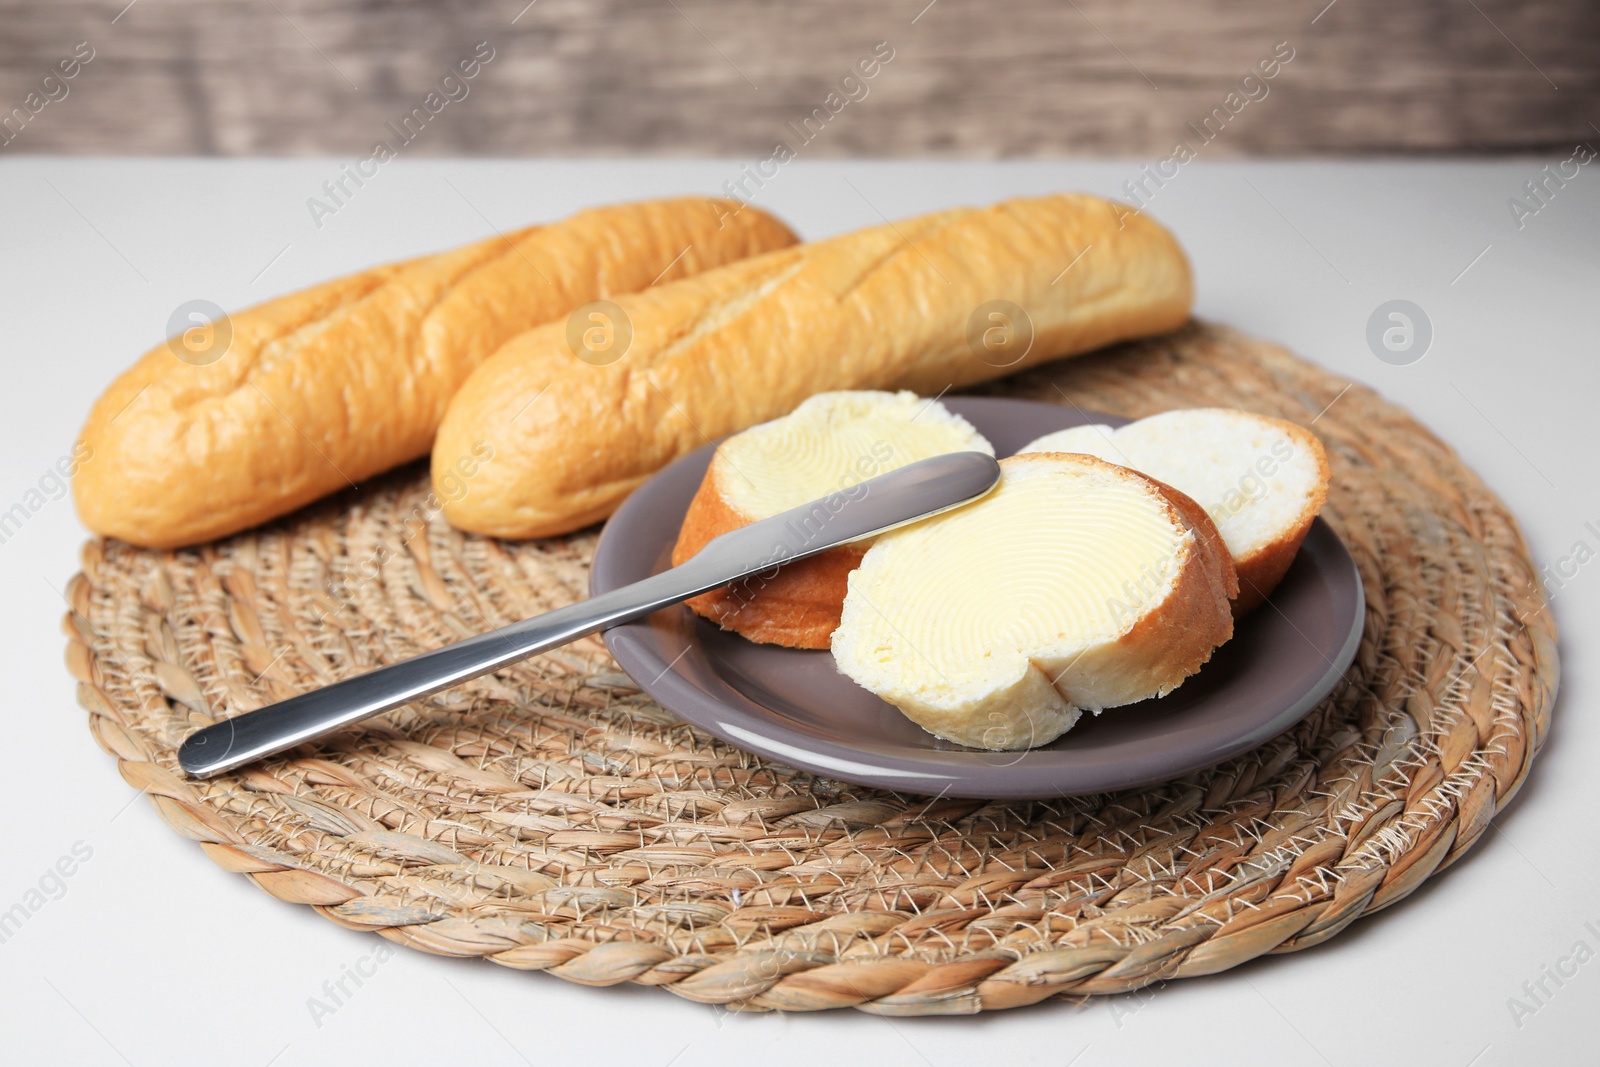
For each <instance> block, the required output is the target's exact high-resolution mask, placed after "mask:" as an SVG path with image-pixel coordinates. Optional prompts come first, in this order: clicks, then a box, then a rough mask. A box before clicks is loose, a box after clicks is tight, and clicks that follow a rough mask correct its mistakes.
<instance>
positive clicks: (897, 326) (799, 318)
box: [433, 195, 1192, 537]
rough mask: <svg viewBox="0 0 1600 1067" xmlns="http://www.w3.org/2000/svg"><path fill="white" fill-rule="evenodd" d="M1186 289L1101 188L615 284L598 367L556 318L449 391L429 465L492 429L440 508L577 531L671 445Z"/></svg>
mask: <svg viewBox="0 0 1600 1067" xmlns="http://www.w3.org/2000/svg"><path fill="white" fill-rule="evenodd" d="M1086 250H1087V251H1086ZM1079 256H1082V257H1083V258H1082V261H1081V262H1077V257H1079ZM1074 262H1077V265H1076V266H1075V267H1073V269H1072V270H1070V271H1065V268H1066V267H1067V266H1069V265H1071V264H1073V263H1074ZM1063 271H1065V273H1063ZM1191 299H1192V285H1191V281H1190V274H1189V265H1188V262H1187V260H1186V259H1185V258H1184V254H1183V250H1182V249H1181V248H1179V247H1178V243H1177V242H1176V241H1175V240H1174V239H1173V237H1172V235H1171V234H1170V233H1168V232H1167V231H1166V230H1165V229H1163V228H1162V227H1161V226H1160V225H1159V224H1157V223H1156V222H1154V221H1152V220H1151V219H1150V218H1149V217H1148V216H1146V215H1142V214H1140V215H1134V214H1131V213H1129V212H1127V211H1126V209H1121V210H1120V211H1119V209H1118V208H1117V207H1116V206H1115V205H1113V204H1111V203H1110V202H1108V201H1106V200H1102V199H1099V198H1098V197H1093V196H1083V195H1057V196H1044V197H1038V198H1034V199H1025V200H1010V201H1006V202H1004V203H1001V204H996V205H994V206H992V207H987V208H981V209H974V208H961V209H955V210H950V211H941V212H937V213H935V214H932V215H924V216H921V217H919V218H913V219H907V220H905V221H902V222H898V223H893V224H890V225H885V226H875V227H872V228H870V229H865V230H860V231H857V232H855V233H850V234H845V235H844V236H841V237H835V238H832V239H830V240H826V241H819V242H817V243H815V244H808V245H803V246H801V247H799V248H793V249H785V250H783V251H780V252H774V253H771V254H769V255H766V256H761V257H758V258H755V259H751V260H746V261H743V262H740V263H735V264H732V265H730V266H727V267H723V268H721V269H719V270H713V271H707V272H706V273H704V274H700V275H696V276H695V277H693V278H689V279H686V280H684V281H681V282H677V283H675V284H673V285H661V286H656V287H654V288H652V289H649V290H647V291H645V292H642V293H639V294H637V295H635V296H631V297H626V298H621V299H619V300H618V301H617V304H618V305H619V307H620V308H621V310H622V312H623V314H624V315H626V317H627V319H628V321H629V323H630V324H631V327H632V343H631V346H630V347H629V348H628V350H627V351H626V353H625V354H624V355H623V356H622V357H621V358H620V359H618V360H617V361H616V362H614V363H610V364H609V365H606V366H592V365H590V364H589V363H586V362H584V361H583V360H581V359H578V358H576V357H575V356H574V355H573V353H572V351H571V350H569V348H568V346H567V338H566V335H565V333H564V332H563V331H562V330H561V329H560V328H558V327H545V328H542V329H539V330H534V331H530V332H529V333H526V334H523V335H522V336H520V337H518V338H516V339H515V340H514V341H512V342H510V343H508V344H507V345H506V346H505V347H504V348H502V349H501V350H500V351H499V352H496V353H495V354H494V355H493V356H491V357H490V358H489V359H488V360H486V361H485V362H484V363H483V365H482V366H481V367H479V368H478V370H477V371H475V372H474V373H473V375H472V377H471V378H470V379H469V380H468V381H467V383H466V384H465V385H464V386H462V388H461V391H460V392H459V393H457V395H456V397H455V399H454V400H453V401H451V404H450V411H449V412H448V413H447V414H446V416H445V420H444V424H443V425H442V426H441V427H440V430H439V438H438V441H437V443H436V444H435V446H434V452H433V470H434V477H435V481H436V483H437V481H438V480H439V479H440V478H441V477H442V476H444V475H445V474H446V473H447V472H449V471H450V470H452V469H453V468H454V467H455V465H456V464H457V463H458V462H459V461H460V460H461V459H462V458H463V457H470V456H471V455H472V452H473V448H474V446H475V445H476V444H477V443H479V442H485V443H487V444H488V445H489V446H490V447H492V448H493V449H494V451H495V459H494V462H493V463H491V464H488V465H486V466H485V469H484V470H483V471H482V472H481V473H480V474H479V475H478V477H477V478H475V479H474V481H473V485H472V491H471V493H469V494H467V495H465V496H463V497H462V498H461V499H459V500H450V501H446V503H445V517H446V518H448V519H449V520H450V521H451V522H452V523H454V524H455V525H456V526H458V527H461V528H462V529H466V530H471V531H473V532H476V533H485V534H493V535H496V536H500V537H543V536H550V535H554V534H562V533H568V532H570V531H572V530H576V529H578V528H579V527H582V526H587V525H589V524H590V523H593V522H597V521H599V520H600V519H603V518H605V517H606V516H607V515H609V514H611V512H612V510H614V509H615V508H616V506H617V505H618V504H619V503H620V502H621V501H622V499H623V498H624V497H625V496H627V495H628V493H630V492H631V491H632V490H633V489H634V488H635V487H636V486H638V485H639V484H640V483H641V482H643V481H644V480H645V479H646V478H648V477H649V476H650V475H651V474H653V473H655V472H656V471H657V470H660V469H661V468H662V467H663V466H665V465H666V464H667V463H669V462H671V461H672V460H674V459H676V458H677V457H679V456H681V455H683V454H685V453H687V452H690V451H692V450H693V449H695V448H698V447H700V446H701V445H703V444H705V443H706V442H707V441H710V440H715V439H717V438H719V437H722V436H725V435H727V434H730V433H735V432H737V431H739V430H743V429H745V428H746V427H749V426H754V425H755V424H757V423H760V422H765V421H766V420H768V419H775V418H777V417H779V416H781V415H784V414H786V413H787V412H790V411H793V410H794V409H795V407H796V406H797V405H799V403H800V402H801V401H802V400H804V399H805V398H806V397H808V396H811V395H812V394H814V393H822V392H830V391H833V390H840V389H910V390H912V391H914V392H917V393H920V394H922V395H923V396H936V395H939V394H940V393H942V392H944V391H945V390H946V389H951V388H956V389H959V388H961V387H962V386H965V385H970V384H972V383H975V382H979V381H984V380H987V379H990V378H997V377H1000V376H1002V375H1005V374H1010V373H1013V372H1015V371H1019V370H1022V369H1025V368H1027V367H1030V366H1033V365H1035V364H1038V363H1042V362H1044V361H1046V360H1051V359H1056V358H1058V357H1062V356H1069V355H1074V354H1076V353H1079V352H1085V351H1088V350H1090V349H1093V348H1097V347H1099V346H1101V345H1105V344H1109V343H1111V342H1113V341H1119V340H1124V339H1127V338H1130V337H1140V336H1144V335H1147V334H1153V333H1160V332H1163V331H1166V330H1171V329H1175V328H1176V327H1178V326H1181V325H1182V324H1183V323H1184V321H1186V320H1187V318H1188V316H1189V307H1190V303H1191ZM1001 302H1009V304H1010V305H1011V306H1013V307H1015V308H1020V309H1021V311H1022V312H1023V313H1025V314H1018V313H1017V312H1016V311H1010V312H1006V311H1005V310H1004V309H1003V308H1000V307H997V304H998V303H1001ZM1008 323H1009V325H1010V327H1011V328H1010V330H1009V331H1008V329H1007V324H1008ZM1007 337H1010V338H1012V341H1010V342H1005V343H1001V344H1000V345H999V349H998V350H995V349H994V348H991V347H990V342H991V340H994V341H998V342H1003V341H1004V339H1005V338H1007ZM441 495H442V494H441Z"/></svg>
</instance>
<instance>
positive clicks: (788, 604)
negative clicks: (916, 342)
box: [672, 391, 994, 648]
mask: <svg viewBox="0 0 1600 1067" xmlns="http://www.w3.org/2000/svg"><path fill="white" fill-rule="evenodd" d="M960 451H976V452H986V453H988V454H989V455H991V456H992V455H994V446H993V445H991V444H990V443H989V442H988V440H986V439H985V438H984V436H983V435H982V434H980V433H978V431H977V430H975V429H973V428H972V424H971V423H969V422H967V420H966V419H963V418H962V417H961V416H959V415H956V414H953V413H951V412H950V411H949V410H948V409H946V408H945V406H944V405H943V404H941V403H939V402H938V401H937V400H923V399H922V398H921V397H918V396H917V395H916V394H915V393H911V392H900V393H880V392H866V391H862V392H841V393H818V394H817V395H816V396H814V397H812V398H811V399H809V400H807V401H806V402H805V403H803V404H801V405H800V406H799V407H797V408H795V409H794V411H793V412H792V413H790V414H788V415H785V416H784V417H783V418H781V419H775V420H773V421H772V422H767V423H762V424H761V425H760V426H753V427H751V428H750V429H748V430H745V431H744V432H743V433H737V434H734V435H733V436H732V437H730V438H728V439H727V440H726V441H724V442H722V444H721V445H719V446H718V447H717V451H716V454H715V455H713V456H712V458H711V466H710V467H709V468H707V470H706V476H705V478H704V480H703V481H701V483H700V489H699V490H698V491H697V492H696V493H695V495H694V499H693V500H692V501H691V502H690V503H689V512H688V514H687V515H685V516H684V520H683V529H682V531H681V532H680V534H679V536H678V542H677V544H676V545H675V546H674V547H673V549H672V564H673V566H677V565H678V564H680V563H682V562H683V561H684V560H686V559H688V558H689V557H690V556H693V555H694V554H695V553H696V552H699V551H700V550H701V549H702V548H704V547H705V546H706V544H707V543H708V542H709V541H710V540H711V539H712V538H714V537H720V536H721V535H722V534H725V533H727V532H729V531H730V530H736V529H738V528H739V527H741V526H748V525H749V524H750V523H752V522H759V521H760V520H762V519H766V518H770V517H772V516H773V515H777V514H778V513H780V512H783V511H787V510H789V509H790V508H794V507H799V506H800V505H801V504H805V503H807V502H809V501H812V500H816V499H818V498H820V497H824V496H827V495H828V494H830V493H838V492H847V491H848V490H849V489H850V488H851V487H852V486H855V485H857V484H859V483H861V482H863V481H866V480H867V479H868V478H875V477H877V476H878V475H880V474H887V473H888V472H889V471H892V470H897V469H899V468H900V467H904V466H905V465H906V464H908V463H915V462H916V461H917V460H919V459H927V458H928V457H929V456H937V455H941V454H943V453H946V452H960ZM870 544H871V543H870V541H852V542H851V543H850V544H848V545H840V546H838V547H837V548H831V549H829V550H828V551H826V552H821V553H818V554H817V555H815V556H809V557H807V558H806V559H802V560H797V561H795V562H793V563H788V564H785V565H784V566H783V567H782V568H780V569H779V570H778V571H777V573H776V574H771V575H758V576H754V577H751V578H747V579H745V580H744V581H742V582H737V583H735V584H733V585H730V586H725V587H724V588H722V589H716V590H713V591H712V592H709V593H705V594H703V595H701V596H697V597H694V598H692V599H690V600H689V601H688V604H689V607H690V608H691V609H693V610H694V611H695V612H696V613H697V614H699V615H701V616H703V617H704V618H707V619H710V620H711V621H713V622H715V623H717V624H718V625H719V626H721V627H722V628H723V629H724V630H733V631H734V632H736V633H740V634H743V635H744V636H745V637H748V638H749V639H750V640H752V641H761V642H764V643H767V644H775V645H787V646H788V647H790V648H827V647H828V638H829V636H830V635H831V634H832V633H833V631H834V628H835V627H837V626H838V625H839V610H840V608H842V607H843V606H844V593H845V580H846V579H847V578H848V577H849V575H850V572H851V571H853V570H855V568H856V567H857V566H859V565H860V563H861V557H862V555H863V554H864V553H865V552H866V551H867V549H868V547H870Z"/></svg>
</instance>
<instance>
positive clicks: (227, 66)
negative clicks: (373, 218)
mask: <svg viewBox="0 0 1600 1067" xmlns="http://www.w3.org/2000/svg"><path fill="white" fill-rule="evenodd" d="M125 5H126V6H125ZM79 41H88V42H89V44H90V46H91V47H92V48H93V49H94V59H93V60H92V61H91V62H90V63H89V64H88V65H87V66H85V67H84V68H83V69H82V70H81V71H80V72H79V73H78V76H77V77H75V78H74V79H72V81H71V82H69V83H67V89H68V93H67V95H66V96H65V97H63V98H61V99H59V100H56V101H53V102H50V103H48V104H47V105H46V106H44V107H43V108H41V109H40V110H39V112H38V114H36V115H30V116H29V121H28V122H27V123H26V124H25V125H23V126H21V128H20V129H19V130H14V131H13V133H12V137H11V140H10V142H9V143H7V144H5V145H4V146H3V147H0V158H3V157H4V155H5V154H6V153H16V152H68V153H137V154H205V155H250V154H287V155H302V154H328V155H334V156H355V155H365V154H366V153H367V152H368V151H370V149H371V146H372V144H373V142H374V141H375V140H376V139H377V138H378V137H380V136H384V131H385V129H386V123H388V122H390V121H398V120H399V119H400V118H401V117H402V116H404V115H406V114H408V113H409V112H410V111H411V109H412V108H414V107H417V106H419V105H421V104H422V102H423V100H424V97H425V96H426V94H427V93H428V92H429V91H430V90H432V89H434V88H436V87H437V86H438V84H439V82H440V79H441V78H442V77H443V76H444V75H445V74H446V73H447V71H448V69H449V68H450V67H451V66H452V65H453V64H454V63H456V62H457V61H458V60H459V59H461V58H463V57H465V56H468V55H470V53H471V51H472V47H473V45H474V44H475V43H476V42H479V41H488V42H489V43H490V46H491V47H492V48H493V49H494V59H493V60H492V61H490V62H489V64H488V65H487V66H486V67H484V68H483V70H482V71H481V73H480V74H479V76H478V77H476V78H475V79H473V81H472V82H471V83H470V84H469V95H468V96H467V97H466V98H465V99H462V100H460V101H458V102H453V103H450V104H449V105H448V106H446V107H445V108H443V110H441V111H440V113H439V114H438V115H437V116H436V117H435V118H434V119H433V120H432V121H431V122H430V123H429V124H428V125H427V127H426V129H425V130H424V132H423V133H422V134H421V135H419V136H418V137H417V138H416V139H415V141H414V142H413V143H412V144H411V145H409V146H408V147H407V149H406V151H407V152H408V153H416V154H419V155H420V154H428V155H446V154H479V155H559V156H582V155H617V154H629V155H649V154H657V155H708V154H714V155H728V156H736V157H749V158H752V159H756V158H765V157H766V156H767V155H768V154H769V153H770V152H771V151H772V149H773V146H774V144H775V141H776V140H777V139H779V138H780V137H783V136H784V130H785V129H786V128H787V127H786V124H787V123H789V122H791V121H795V122H798V121H799V120H800V119H801V118H802V117H803V116H805V115H807V114H810V113H811V111H812V109H813V108H816V107H818V106H821V105H822V104H823V103H824V100H825V98H826V96H827V94H828V93H829V91H830V90H832V89H833V88H834V87H835V86H836V84H837V82H838V80H839V79H840V78H841V77H842V76H843V75H844V74H845V73H847V72H848V71H849V70H850V69H851V67H852V66H854V65H855V64H856V63H857V62H858V61H859V60H860V59H862V58H864V57H866V56H867V55H868V54H869V53H870V52H871V51H872V49H873V46H874V45H875V44H876V43H877V42H879V41H886V42H888V44H889V46H890V47H892V48H893V49H894V58H893V60H891V61H890V62H889V63H888V64H887V66H885V67H884V68H883V69H882V70H881V72H880V73H879V74H878V76H877V77H876V78H874V79H872V81H870V82H869V83H867V89H868V95H867V96H866V97H865V98H864V99H860V100H858V101H854V102H851V103H849V104H848V105H847V106H846V107H844V108H843V110H842V111H841V112H840V113H839V114H838V115H837V116H836V117H834V118H833V119H832V120H831V121H830V122H829V123H828V125H827V127H826V129H825V131H824V132H823V133H822V134H820V135H818V136H817V137H816V138H815V139H814V140H813V141H812V142H811V143H810V144H807V145H806V146H805V147H804V149H803V152H802V154H803V155H804V156H806V157H808V158H810V157H816V158H821V157H830V156H855V155H871V156H967V157H1047V156H1063V155H1088V154H1097V155H1106V154H1124V155H1128V154H1131V155H1151V156H1153V155H1155V154H1158V153H1159V154H1165V153H1166V152H1168V151H1170V150H1171V148H1172V146H1173V143H1174V141H1175V139H1177V138H1178V137H1180V136H1184V132H1183V131H1184V130H1185V124H1186V123H1187V122H1190V121H1198V120H1199V119H1200V118H1201V117H1202V116H1204V115H1206V114H1208V113H1210V111H1211V109H1212V108H1214V107H1217V106H1220V105H1222V104H1223V102H1224V98H1225V97H1226V94H1227V93H1228V92H1229V91H1230V89H1232V88H1233V86H1234V85H1235V83H1236V82H1237V81H1238V79H1239V78H1241V77H1242V76H1243V75H1244V74H1245V73H1246V72H1247V71H1249V70H1250V69H1251V67H1252V66H1253V65H1254V64H1255V63H1256V62H1257V61H1258V60H1259V59H1261V58H1263V57H1266V56H1268V55H1269V54H1270V53H1271V52H1272V51H1273V48H1274V46H1275V45H1276V44H1277V43H1278V42H1280V41H1286V42H1288V43H1289V45H1290V46H1291V47H1292V48H1293V49H1294V51H1295V58H1294V59H1293V60H1292V61H1291V62H1290V63H1289V64H1288V65H1287V66H1285V67H1284V68H1283V69H1282V71H1281V72H1280V73H1279V75H1278V76H1277V77H1276V78H1274V79H1273V80H1272V81H1271V82H1270V83H1268V89H1269V94H1268V96H1267V97H1266V98H1264V99H1261V100H1258V101H1254V102H1251V103H1250V104H1249V105H1248V106H1247V107H1245V108H1244V109H1243V110H1242V111H1241V112H1240V113H1239V114H1238V115H1237V116H1236V117H1234V118H1233V121H1232V122H1230V124H1229V125H1228V127H1227V129H1226V131H1225V133H1224V134H1223V135H1221V136H1218V137H1217V138H1216V140H1215V141H1214V142H1213V143H1212V144H1210V145H1208V146H1207V148H1206V154H1207V155H1208V156H1212V157H1221V156H1240V155H1263V154H1265V155H1301V154H1310V153H1346V154H1349V153H1371V152H1383V153H1396V152H1398V153H1430V152H1512V151H1534V150H1552V149H1558V148H1561V147H1563V146H1565V147H1566V148H1567V149H1569V150H1570V148H1571V146H1572V145H1573V144H1574V143H1576V142H1577V141H1580V140H1586V139H1593V140H1594V141H1595V142H1596V143H1597V144H1600V128H1597V127H1596V126H1595V125H1594V123H1597V122H1600V3H1596V2H1595V0H1557V2H1549V3H1523V2H1518V0H1334V2H1333V3H1332V4H1328V3H1327V0H1294V2H1278V0H1192V2H1184V0H1159V2H1157V0H1143V2H1117V0H934V3H932V4H931V5H930V4H928V3H927V0H891V2H883V3H855V2H849V0H811V2H799V0H781V2H780V0H746V2H744V3H732V2H728V0H535V2H533V3H531V4H528V3H527V0H496V2H493V3H488V2H484V3H448V2H446V0H411V2H394V3H379V2H373V0H192V2H182V0H134V3H132V4H131V5H128V4H127V0H94V2H86V0H61V2H49V0H29V2H19V0H0V114H14V112H13V109H14V108H16V107H18V106H23V105H24V101H25V100H26V99H27V94H28V93H29V92H30V91H33V90H35V89H37V88H38V87H39V83H40V79H41V78H42V77H43V76H44V75H45V74H47V73H48V72H49V71H50V70H51V68H52V66H53V65H54V64H55V63H56V61H57V60H59V59H61V58H63V57H66V56H69V55H70V54H71V52H72V49H73V46H74V45H75V44H76V43H77V42H79ZM54 91H56V92H58V93H59V91H60V90H59V89H55V90H54ZM35 99H37V98H35ZM13 125H14V126H16V125H18V124H16V123H15V122H14V123H13Z"/></svg>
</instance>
